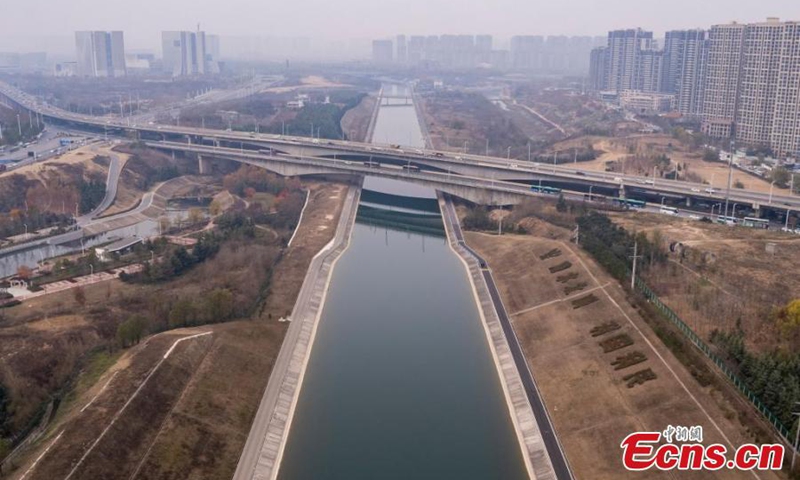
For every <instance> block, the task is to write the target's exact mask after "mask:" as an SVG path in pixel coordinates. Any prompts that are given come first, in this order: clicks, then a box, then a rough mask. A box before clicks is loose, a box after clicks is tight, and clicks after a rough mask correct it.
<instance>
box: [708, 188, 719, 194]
mask: <svg viewBox="0 0 800 480" xmlns="http://www.w3.org/2000/svg"><path fill="white" fill-rule="evenodd" d="M706 193H710V194H712V195H713V194H714V193H717V192H716V190H714V189H713V188H706Z"/></svg>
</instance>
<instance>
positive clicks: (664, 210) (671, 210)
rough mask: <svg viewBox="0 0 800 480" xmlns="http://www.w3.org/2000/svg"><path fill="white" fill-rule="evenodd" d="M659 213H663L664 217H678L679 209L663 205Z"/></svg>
mask: <svg viewBox="0 0 800 480" xmlns="http://www.w3.org/2000/svg"><path fill="white" fill-rule="evenodd" d="M658 211H659V213H663V214H664V215H674V216H677V215H678V209H677V208H675V207H669V206H667V205H661V208H660V209H659V210H658Z"/></svg>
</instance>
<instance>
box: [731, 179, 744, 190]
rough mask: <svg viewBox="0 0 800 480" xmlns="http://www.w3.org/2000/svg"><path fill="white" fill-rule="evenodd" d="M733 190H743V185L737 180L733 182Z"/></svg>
mask: <svg viewBox="0 0 800 480" xmlns="http://www.w3.org/2000/svg"><path fill="white" fill-rule="evenodd" d="M733 188H744V183H742V181H741V180H739V179H737V180H736V181H735V182H733Z"/></svg>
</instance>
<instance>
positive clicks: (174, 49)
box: [161, 31, 207, 77]
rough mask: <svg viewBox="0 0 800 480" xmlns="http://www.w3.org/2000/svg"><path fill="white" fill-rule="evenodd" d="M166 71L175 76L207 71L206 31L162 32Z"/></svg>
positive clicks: (199, 73) (200, 73)
mask: <svg viewBox="0 0 800 480" xmlns="http://www.w3.org/2000/svg"><path fill="white" fill-rule="evenodd" d="M161 46H162V49H163V55H164V71H165V72H166V73H169V74H171V75H172V76H174V77H179V76H184V75H203V74H205V73H207V69H206V67H207V58H206V34H205V32H200V31H198V32H162V33H161Z"/></svg>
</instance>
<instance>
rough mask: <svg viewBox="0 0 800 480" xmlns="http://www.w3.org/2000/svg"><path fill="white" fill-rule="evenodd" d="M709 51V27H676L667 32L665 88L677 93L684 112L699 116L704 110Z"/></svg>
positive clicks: (664, 89) (663, 87) (665, 91)
mask: <svg viewBox="0 0 800 480" xmlns="http://www.w3.org/2000/svg"><path fill="white" fill-rule="evenodd" d="M707 53H708V42H707V39H706V31H705V30H673V31H670V32H667V34H666V38H665V40H664V64H663V67H662V72H663V75H662V81H661V91H662V92H664V93H670V94H673V95H675V109H676V110H677V111H678V112H680V113H682V114H684V115H699V114H700V113H701V111H702V105H703V81H704V78H705V66H706V61H707V58H706V57H707Z"/></svg>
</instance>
